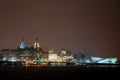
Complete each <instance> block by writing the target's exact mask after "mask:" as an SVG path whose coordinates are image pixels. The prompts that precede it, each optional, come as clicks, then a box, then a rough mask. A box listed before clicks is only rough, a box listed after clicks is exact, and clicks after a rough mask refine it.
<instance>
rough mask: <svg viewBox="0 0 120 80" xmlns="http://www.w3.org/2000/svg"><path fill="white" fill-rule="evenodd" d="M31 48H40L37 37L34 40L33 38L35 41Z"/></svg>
mask: <svg viewBox="0 0 120 80" xmlns="http://www.w3.org/2000/svg"><path fill="white" fill-rule="evenodd" d="M33 48H34V49H38V48H40V43H39V41H38V38H36V40H35V42H34V44H33Z"/></svg>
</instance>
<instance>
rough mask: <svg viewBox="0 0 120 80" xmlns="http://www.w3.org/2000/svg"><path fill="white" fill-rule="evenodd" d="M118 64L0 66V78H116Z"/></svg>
mask: <svg viewBox="0 0 120 80" xmlns="http://www.w3.org/2000/svg"><path fill="white" fill-rule="evenodd" d="M119 72H120V67H119V66H102V65H100V66H96V65H94V66H14V65H11V66H0V78H1V80H8V79H9V80H53V79H54V80H68V79H69V80H71V79H72V80H80V79H90V80H91V79H95V80H97V79H98V80H99V79H101V80H104V79H106V80H108V79H112V80H116V79H117V78H119Z"/></svg>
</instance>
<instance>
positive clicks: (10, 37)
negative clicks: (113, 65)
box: [0, 0, 120, 57]
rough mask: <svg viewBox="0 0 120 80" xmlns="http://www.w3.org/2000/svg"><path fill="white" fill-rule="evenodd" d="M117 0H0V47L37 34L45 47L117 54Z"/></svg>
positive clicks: (119, 13) (119, 48)
mask: <svg viewBox="0 0 120 80" xmlns="http://www.w3.org/2000/svg"><path fill="white" fill-rule="evenodd" d="M119 5H120V1H119V0H1V1H0V49H4V48H7V49H15V48H17V47H18V46H19V44H20V41H21V39H22V38H23V37H24V39H25V41H26V44H27V46H28V47H31V46H32V45H33V42H34V41H35V38H36V37H38V39H39V41H40V44H41V47H42V48H43V49H44V50H45V51H47V50H49V49H51V48H52V49H54V50H55V52H59V51H60V50H61V49H62V48H65V49H67V50H71V51H72V52H74V53H77V52H80V51H82V48H85V49H86V50H87V52H88V53H89V55H93V56H105V57H120V8H119V7H120V6H119Z"/></svg>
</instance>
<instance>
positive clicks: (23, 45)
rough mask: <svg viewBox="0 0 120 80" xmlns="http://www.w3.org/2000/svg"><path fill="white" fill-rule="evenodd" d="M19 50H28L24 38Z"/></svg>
mask: <svg viewBox="0 0 120 80" xmlns="http://www.w3.org/2000/svg"><path fill="white" fill-rule="evenodd" d="M19 49H26V44H25V40H24V38H23V39H22V40H21V43H20V46H19Z"/></svg>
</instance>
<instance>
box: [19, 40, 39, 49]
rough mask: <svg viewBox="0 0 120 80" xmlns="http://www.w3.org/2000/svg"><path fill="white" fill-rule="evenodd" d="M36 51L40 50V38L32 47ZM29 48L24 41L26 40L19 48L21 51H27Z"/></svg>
mask: <svg viewBox="0 0 120 80" xmlns="http://www.w3.org/2000/svg"><path fill="white" fill-rule="evenodd" d="M32 47H33V48H34V49H38V48H40V43H39V41H38V38H36V39H35V42H34V44H33V46H32ZM26 48H27V46H26V43H25V40H24V38H23V39H22V41H21V43H20V46H19V49H23V50H24V49H26Z"/></svg>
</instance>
